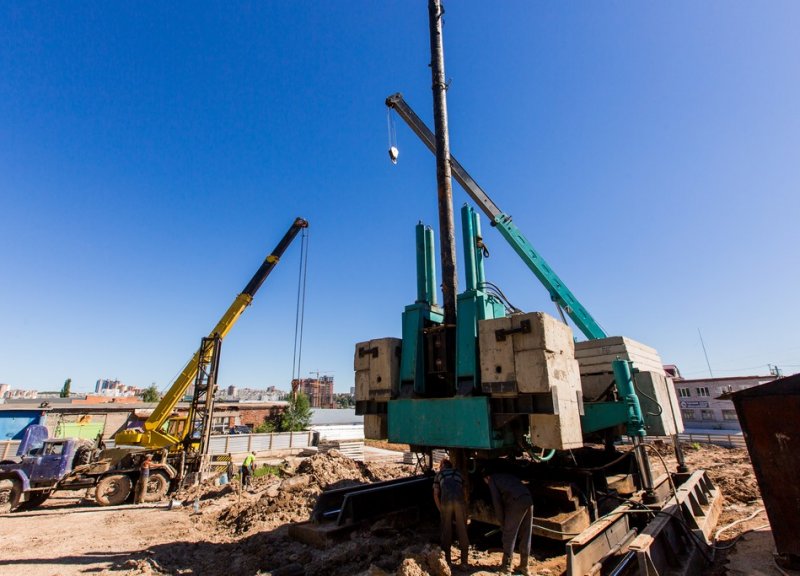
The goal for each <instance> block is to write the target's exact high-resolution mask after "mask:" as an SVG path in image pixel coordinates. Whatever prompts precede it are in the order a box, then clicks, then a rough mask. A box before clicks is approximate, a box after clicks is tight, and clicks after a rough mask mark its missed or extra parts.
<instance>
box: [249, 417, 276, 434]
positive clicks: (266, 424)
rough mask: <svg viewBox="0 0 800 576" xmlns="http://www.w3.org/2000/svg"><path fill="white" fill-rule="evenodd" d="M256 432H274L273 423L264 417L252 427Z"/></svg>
mask: <svg viewBox="0 0 800 576" xmlns="http://www.w3.org/2000/svg"><path fill="white" fill-rule="evenodd" d="M253 432H255V433H256V434H266V433H267V432H275V423H274V422H272V421H271V420H269V418H264V421H263V422H262V423H261V424H259V425H258V426H256V427H255V428H254V429H253Z"/></svg>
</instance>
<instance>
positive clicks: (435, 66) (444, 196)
mask: <svg viewBox="0 0 800 576" xmlns="http://www.w3.org/2000/svg"><path fill="white" fill-rule="evenodd" d="M443 13H444V10H443V9H442V5H441V2H440V0H428V17H429V20H430V32H431V76H432V79H433V86H432V88H433V122H434V127H435V131H436V184H437V190H438V197H439V240H440V242H439V246H440V250H441V256H442V298H443V302H442V304H443V306H444V323H445V324H447V325H451V326H454V325H455V323H456V292H457V290H458V276H457V274H456V239H455V226H454V225H453V186H452V181H451V178H450V136H449V135H448V133H447V94H446V92H447V86H446V84H445V75H444V48H443V45H442V14H443ZM452 353H453V354H455V350H452ZM454 365H455V364H454V363H453V364H451V366H454Z"/></svg>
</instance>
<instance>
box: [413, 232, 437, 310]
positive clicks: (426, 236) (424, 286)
mask: <svg viewBox="0 0 800 576" xmlns="http://www.w3.org/2000/svg"><path fill="white" fill-rule="evenodd" d="M416 232H417V303H420V304H421V303H427V304H430V305H431V306H436V266H435V263H434V259H433V230H432V229H431V228H430V226H425V225H424V224H423V223H422V222H420V223H418V224H417V230H416Z"/></svg>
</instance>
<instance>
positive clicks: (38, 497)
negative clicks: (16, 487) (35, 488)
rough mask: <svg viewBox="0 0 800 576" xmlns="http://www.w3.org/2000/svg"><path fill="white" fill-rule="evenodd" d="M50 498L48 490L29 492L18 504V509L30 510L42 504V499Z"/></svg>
mask: <svg viewBox="0 0 800 576" xmlns="http://www.w3.org/2000/svg"><path fill="white" fill-rule="evenodd" d="M48 498H50V492H49V491H47V492H30V493H29V494H28V499H27V500H25V502H23V503H22V504H20V505H19V509H20V510H32V509H33V508H36V507H37V506H41V505H42V504H44V501H45V500H47V499H48Z"/></svg>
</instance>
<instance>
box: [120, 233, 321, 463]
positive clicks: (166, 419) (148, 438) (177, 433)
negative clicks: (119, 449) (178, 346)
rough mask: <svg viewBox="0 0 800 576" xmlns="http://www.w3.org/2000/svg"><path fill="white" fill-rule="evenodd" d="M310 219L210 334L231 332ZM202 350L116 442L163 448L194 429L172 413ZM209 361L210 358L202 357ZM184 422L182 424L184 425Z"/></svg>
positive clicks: (283, 244) (288, 238) (268, 261)
mask: <svg viewBox="0 0 800 576" xmlns="http://www.w3.org/2000/svg"><path fill="white" fill-rule="evenodd" d="M307 227H308V222H307V221H306V220H304V219H302V218H296V219H295V221H294V222H293V223H292V225H291V226H290V227H289V230H287V231H286V234H284V236H283V238H282V239H281V241H280V242H278V245H277V246H276V247H275V249H274V250H273V251H272V252H271V253H270V254H269V256H267V258H266V259H265V260H264V262H263V263H262V264H261V266H260V267H259V269H258V270H257V271H256V273H255V274H254V275H253V277H252V278H251V279H250V282H248V283H247V286H245V289H244V290H243V291H242V292H241V293H240V294H239V295H238V296H236V298H235V299H234V301H233V303H232V304H231V305H230V306H229V307H228V309H227V310H226V311H225V313H224V314H223V315H222V318H220V319H219V322H217V324H216V326H214V328H213V329H212V330H211V333H210V335H209V336H210V337H213V336H214V335H215V334H217V335H219V337H220V339H223V338H225V336H226V335H227V334H228V332H230V330H231V328H233V325H234V324H236V321H237V320H238V319H239V316H241V315H242V312H244V310H245V308H247V307H248V306H249V305H250V303H251V302H252V301H253V297H254V296H255V295H256V292H257V291H258V289H259V288H260V287H261V285H262V284H263V283H264V280H266V279H267V276H269V274H270V272H272V269H273V268H274V267H275V265H276V264H277V263H278V262H279V261H280V258H281V256H282V255H283V253H284V252H285V251H286V248H287V247H288V246H289V244H291V242H292V240H294V238H295V236H297V234H298V233H299V232H300V230H301V229H303V228H307ZM199 354H200V353H199V351H198V352H195V354H194V355H193V356H192V359H191V360H190V361H189V363H188V364H186V367H185V368H184V369H183V371H182V372H181V373H180V376H178V378H176V380H175V382H174V383H173V384H172V386H170V388H169V390H168V391H167V393H166V394H164V396H163V398H161V400H160V401H159V403H158V405H157V406H156V408H155V410H154V411H153V413H152V414H151V415H150V416H149V417H148V418H147V420H146V421H145V422H144V425H143V427H142V428H141V429H140V428H136V429H129V430H122V431H120V432H118V433H117V434H116V435H115V436H114V441H115V443H116V444H117V446H120V445H126V446H141V447H143V448H150V449H159V448H169V447H172V446H176V445H178V444H179V443H181V442H182V441H183V439H184V438H185V437H186V435H187V434H189V433H190V432H191V431H190V430H189V429H188V426H187V419H186V418H182V419H174V420H175V422H174V423H173V425H170V416H171V415H172V411H173V410H174V409H175V406H177V404H178V402H179V401H180V400H181V399H182V398H183V396H184V394H186V390H187V389H188V388H189V386H190V385H191V384H192V383H193V382H194V380H195V378H196V377H197V370H198V366H199V364H200V361H201V358H200V357H199ZM202 360H204V361H208V359H207V358H205V359H202ZM181 424H182V426H181Z"/></svg>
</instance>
